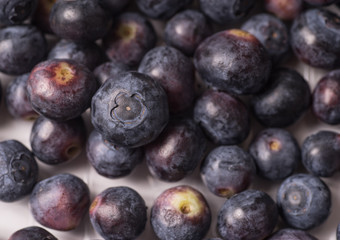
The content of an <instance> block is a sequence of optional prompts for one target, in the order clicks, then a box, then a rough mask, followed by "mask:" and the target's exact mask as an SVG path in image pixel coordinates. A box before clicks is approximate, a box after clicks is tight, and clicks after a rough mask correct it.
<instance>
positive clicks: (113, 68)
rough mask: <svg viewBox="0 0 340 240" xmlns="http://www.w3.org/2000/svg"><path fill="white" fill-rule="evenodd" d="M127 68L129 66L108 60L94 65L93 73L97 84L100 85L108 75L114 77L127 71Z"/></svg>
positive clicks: (128, 68)
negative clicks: (96, 65)
mask: <svg viewBox="0 0 340 240" xmlns="http://www.w3.org/2000/svg"><path fill="white" fill-rule="evenodd" d="M129 70H130V67H129V66H127V65H125V64H123V63H121V62H118V61H110V62H105V63H103V64H101V65H99V66H98V67H96V68H95V69H94V71H93V73H94V76H95V77H96V79H97V81H98V82H99V85H102V84H103V83H104V82H105V81H106V79H108V78H109V77H116V76H118V74H120V73H123V72H127V71H129Z"/></svg>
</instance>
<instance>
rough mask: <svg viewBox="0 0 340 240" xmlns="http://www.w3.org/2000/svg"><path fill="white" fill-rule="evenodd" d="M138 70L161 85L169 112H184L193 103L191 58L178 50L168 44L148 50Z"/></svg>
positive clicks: (193, 90) (193, 80) (193, 88)
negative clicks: (165, 95) (166, 98)
mask: <svg viewBox="0 0 340 240" xmlns="http://www.w3.org/2000/svg"><path fill="white" fill-rule="evenodd" d="M138 71H139V72H141V73H144V74H147V75H149V76H150V77H152V78H153V79H154V80H156V81H157V82H159V83H160V84H161V85H162V87H163V89H164V90H165V92H166V94H167V97H168V103H169V111H170V112H171V113H174V114H176V113H181V112H184V111H185V110H187V109H188V108H190V107H191V106H192V105H193V103H194V96H195V87H194V83H195V77H194V67H193V64H192V62H191V60H190V59H189V58H188V57H186V56H185V55H184V54H183V53H181V52H180V51H179V50H177V49H175V48H173V47H169V46H160V47H156V48H154V49H152V50H150V51H149V52H147V53H146V54H145V56H144V58H143V60H142V62H141V64H140V65H139V68H138Z"/></svg>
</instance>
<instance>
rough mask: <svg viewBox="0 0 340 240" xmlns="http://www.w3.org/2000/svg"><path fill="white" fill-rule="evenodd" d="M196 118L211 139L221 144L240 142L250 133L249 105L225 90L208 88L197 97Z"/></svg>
mask: <svg viewBox="0 0 340 240" xmlns="http://www.w3.org/2000/svg"><path fill="white" fill-rule="evenodd" d="M194 120H195V121H196V122H197V123H198V124H199V125H200V126H201V127H202V128H203V130H204V132H205V133H206V135H207V136H208V138H209V139H210V140H212V141H213V142H214V143H215V144H219V145H233V144H239V143H241V142H242V141H243V140H244V139H246V137H247V136H248V134H249V131H250V117H249V113H248V109H247V106H246V105H245V104H244V103H243V102H242V101H241V100H239V99H238V98H236V97H233V96H232V95H229V94H228V93H225V92H220V91H214V90H207V91H206V92H204V93H203V95H202V96H200V98H199V99H197V101H196V104H195V108H194Z"/></svg>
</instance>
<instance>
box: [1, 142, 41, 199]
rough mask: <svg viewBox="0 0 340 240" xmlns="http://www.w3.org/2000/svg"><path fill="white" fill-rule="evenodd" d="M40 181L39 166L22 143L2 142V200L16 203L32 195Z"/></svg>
mask: <svg viewBox="0 0 340 240" xmlns="http://www.w3.org/2000/svg"><path fill="white" fill-rule="evenodd" d="M37 181H38V164H37V162H36V161H35V159H34V156H33V154H32V153H31V152H30V151H29V150H28V149H27V148H26V147H25V146H24V145H23V144H22V143H20V142H18V141H16V140H6V141H2V142H0V200H1V201H4V202H14V201H16V200H18V199H20V198H22V197H23V196H25V195H27V194H29V193H31V191H32V189H33V187H34V185H35V184H36V182H37Z"/></svg>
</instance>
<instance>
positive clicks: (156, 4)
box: [136, 0, 192, 20]
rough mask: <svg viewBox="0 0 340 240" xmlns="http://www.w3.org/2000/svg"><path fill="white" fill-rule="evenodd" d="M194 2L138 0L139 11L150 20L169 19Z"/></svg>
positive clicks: (187, 0)
mask: <svg viewBox="0 0 340 240" xmlns="http://www.w3.org/2000/svg"><path fill="white" fill-rule="evenodd" d="M191 2H192V0H136V3H137V6H138V8H139V10H140V11H141V12H142V13H144V14H145V15H147V16H148V17H150V18H155V19H163V20H165V19H168V18H170V17H172V16H173V15H174V14H175V13H176V12H177V11H178V10H180V9H181V8H185V7H187V6H188V5H189V4H191Z"/></svg>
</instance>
